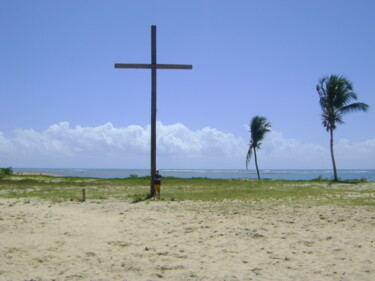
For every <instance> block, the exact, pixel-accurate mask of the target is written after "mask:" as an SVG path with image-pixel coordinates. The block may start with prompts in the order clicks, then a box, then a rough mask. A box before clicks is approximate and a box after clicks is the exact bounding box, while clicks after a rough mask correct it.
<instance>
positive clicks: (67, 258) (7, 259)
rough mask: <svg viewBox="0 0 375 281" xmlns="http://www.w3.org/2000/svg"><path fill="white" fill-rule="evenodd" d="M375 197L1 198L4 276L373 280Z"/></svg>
mask: <svg viewBox="0 0 375 281" xmlns="http://www.w3.org/2000/svg"><path fill="white" fill-rule="evenodd" d="M374 233H375V212H374V208H373V207H353V206H350V207H336V206H309V205H308V204H307V205H305V204H304V205H295V204H290V205H288V206H285V205H281V206H279V205H277V204H270V203H267V202H265V203H264V204H263V203H262V202H258V203H251V202H247V203H245V202H240V201H225V202H221V203H212V202H211V203H205V202H191V201H184V202H173V201H148V202H139V203H133V204H132V203H130V202H127V201H121V200H103V201H88V202H84V203H79V202H70V201H67V202H62V203H52V202H49V201H42V200H38V199H0V237H1V238H0V253H1V256H0V280H375V242H374V241H375V234H374Z"/></svg>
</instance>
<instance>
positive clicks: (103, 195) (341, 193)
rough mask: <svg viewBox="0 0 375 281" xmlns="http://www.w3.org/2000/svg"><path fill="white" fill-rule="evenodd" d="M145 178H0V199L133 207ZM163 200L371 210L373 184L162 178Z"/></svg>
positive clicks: (147, 181)
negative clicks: (110, 203) (104, 202)
mask: <svg viewBox="0 0 375 281" xmlns="http://www.w3.org/2000/svg"><path fill="white" fill-rule="evenodd" d="M149 184H150V178H149V177H129V178H122V179H96V178H75V177H52V176H40V175H38V176H33V175H23V176H4V177H2V178H0V197H3V198H19V199H27V198H40V199H44V200H51V201H55V202H60V201H66V200H71V201H82V199H83V189H85V193H86V199H87V200H106V199H118V200H129V201H132V202H138V201H141V200H145V198H146V197H147V195H148V194H149V193H150V187H149ZM161 200H164V201H184V200H191V201H211V202H221V201H224V200H232V201H233V200H240V201H251V202H268V203H273V204H292V203H294V204H295V203H308V204H314V205H316V204H318V205H320V204H329V205H332V204H340V205H348V206H349V205H356V206H358V205H361V206H375V183H366V182H361V181H346V182H340V183H333V182H330V181H325V180H319V181H285V180H248V179H207V178H189V179H183V178H172V177H171V178H168V177H166V178H163V183H162V199H161Z"/></svg>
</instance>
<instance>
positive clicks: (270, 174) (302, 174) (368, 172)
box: [13, 168, 375, 182]
mask: <svg viewBox="0 0 375 281" xmlns="http://www.w3.org/2000/svg"><path fill="white" fill-rule="evenodd" d="M13 170H14V172H16V173H17V172H19V173H20V172H25V173H26V172H29V173H41V174H48V175H53V176H64V177H93V178H127V177H130V176H131V175H137V176H138V177H143V176H148V175H149V174H150V172H149V169H42V168H40V169H31V168H15V169H13ZM337 172H338V176H339V178H340V179H341V180H348V179H362V180H367V181H371V182H375V169H358V170H357V169H350V170H349V169H348V170H338V171H337ZM160 174H161V175H162V176H164V177H177V178H194V177H199V178H210V179H239V178H240V179H256V178H257V173H256V170H244V169H233V170H230V169H161V170H160ZM260 176H261V178H262V179H274V180H276V179H280V180H313V179H317V178H319V177H320V178H322V179H328V180H331V179H332V177H333V171H332V170H300V169H296V170H279V169H275V170H274V169H270V170H267V169H265V170H260Z"/></svg>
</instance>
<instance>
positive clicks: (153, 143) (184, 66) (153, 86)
mask: <svg viewBox="0 0 375 281" xmlns="http://www.w3.org/2000/svg"><path fill="white" fill-rule="evenodd" d="M115 68H136V69H151V157H150V158H151V159H150V162H151V167H150V168H151V169H150V175H151V179H150V197H153V195H154V192H155V190H154V175H155V171H156V70H157V69H192V68H193V66H192V65H187V64H157V61H156V25H152V26H151V64H142V63H115Z"/></svg>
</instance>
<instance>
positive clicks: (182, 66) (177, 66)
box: [115, 63, 193, 69]
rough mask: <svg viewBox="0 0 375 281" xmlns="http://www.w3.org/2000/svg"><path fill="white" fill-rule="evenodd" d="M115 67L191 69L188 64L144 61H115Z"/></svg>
mask: <svg viewBox="0 0 375 281" xmlns="http://www.w3.org/2000/svg"><path fill="white" fill-rule="evenodd" d="M115 68H138V69H193V66H192V65H190V64H146V63H116V64H115Z"/></svg>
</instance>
